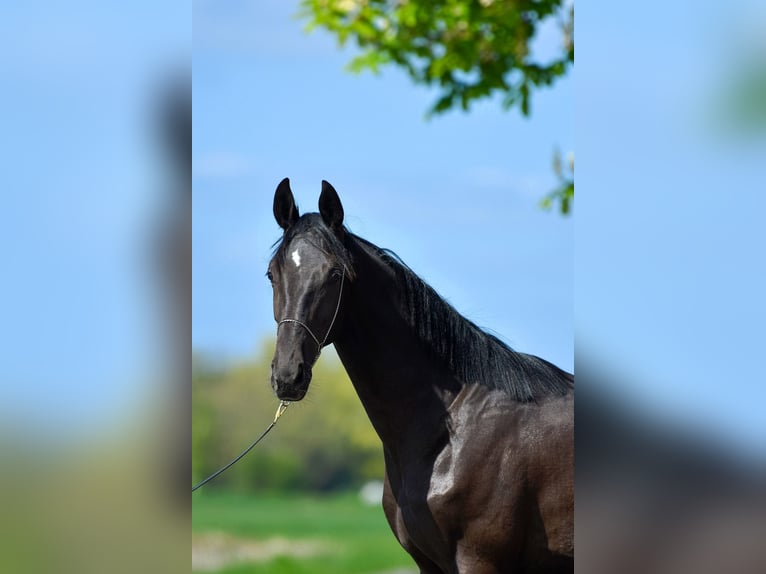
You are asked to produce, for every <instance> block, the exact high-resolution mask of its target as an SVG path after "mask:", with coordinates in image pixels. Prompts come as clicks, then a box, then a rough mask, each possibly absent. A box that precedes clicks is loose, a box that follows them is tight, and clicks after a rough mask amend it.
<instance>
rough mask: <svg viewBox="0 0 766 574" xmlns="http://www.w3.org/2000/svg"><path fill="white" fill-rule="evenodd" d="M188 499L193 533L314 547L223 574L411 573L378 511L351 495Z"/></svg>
mask: <svg viewBox="0 0 766 574" xmlns="http://www.w3.org/2000/svg"><path fill="white" fill-rule="evenodd" d="M201 494H202V495H201V496H196V495H195V497H194V499H193V505H192V532H193V533H194V534H195V535H200V534H204V533H212V532H216V533H221V532H222V533H225V534H227V535H230V536H233V537H236V538H237V539H246V540H252V541H264V540H268V539H274V538H287V539H290V540H295V541H297V542H307V541H308V542H312V543H319V544H321V545H322V546H323V547H325V548H326V549H327V551H326V552H323V553H321V554H317V555H313V556H308V557H304V556H291V555H289V554H288V555H285V554H281V555H279V556H277V557H274V558H272V559H269V560H267V561H258V562H241V563H231V564H229V565H227V566H225V567H224V568H223V569H221V570H218V571H217V572H220V573H226V574H234V573H236V574H261V573H263V574H265V573H269V574H327V573H333V574H363V573H368V572H369V573H378V572H386V571H392V570H397V569H404V570H411V571H413V572H414V571H415V567H414V563H413V562H412V559H411V558H410V557H409V556H408V555H407V554H406V553H405V552H404V550H402V548H401V547H400V546H399V544H398V542H397V541H396V539H395V538H394V536H393V534H392V533H391V530H390V529H389V527H388V523H387V522H386V519H385V517H384V516H383V509H382V508H381V507H380V506H366V505H364V504H363V503H362V502H361V501H360V500H359V498H358V497H357V496H356V494H344V495H335V496H327V497H313V496H306V495H295V496H289V495H279V496H275V495H268V496H267V495H263V496H245V495H235V494H219V493H201Z"/></svg>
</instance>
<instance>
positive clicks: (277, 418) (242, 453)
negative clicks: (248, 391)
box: [191, 401, 290, 492]
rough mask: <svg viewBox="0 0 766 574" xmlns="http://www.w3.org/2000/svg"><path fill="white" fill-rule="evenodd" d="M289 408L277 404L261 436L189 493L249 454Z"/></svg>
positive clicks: (282, 404)
mask: <svg viewBox="0 0 766 574" xmlns="http://www.w3.org/2000/svg"><path fill="white" fill-rule="evenodd" d="M289 406H290V403H288V402H287V401H282V402H281V403H279V406H278V407H277V413H276V414H275V415H274V420H273V421H271V424H270V425H269V426H268V427H266V430H265V431H263V433H262V434H261V436H259V437H258V438H257V439H255V440H254V441H253V442H252V443H251V444H250V446H249V447H247V448H246V449H245V450H243V451H242V452H241V453H239V455H237V458H235V459H234V460H232V461H231V462H230V463H229V464H227V465H226V466H224V467H222V468H220V469H218V470H216V471H215V472H214V473H213V474H211V475H210V476H208V477H207V478H206V479H205V480H203V481H202V482H199V483H197V484H196V485H195V486H192V490H191V491H192V492H194V491H195V490H197V489H198V488H199V487H201V486H204V485H205V484H207V483H208V482H210V481H211V480H213V479H214V478H215V477H216V476H218V475H219V474H222V473H223V472H225V471H226V470H228V469H229V468H230V467H232V466H234V464H235V463H237V462H238V461H239V460H240V459H241V458H242V457H243V456H245V455H246V454H247V453H248V452H250V451H251V450H252V449H253V447H254V446H255V445H257V444H258V443H259V442H261V439H262V438H263V437H265V436H266V435H267V434H269V431H270V430H271V429H273V428H274V426H275V425H276V424H277V421H278V420H279V417H281V416H282V413H284V412H285V411H286V410H287V407H289Z"/></svg>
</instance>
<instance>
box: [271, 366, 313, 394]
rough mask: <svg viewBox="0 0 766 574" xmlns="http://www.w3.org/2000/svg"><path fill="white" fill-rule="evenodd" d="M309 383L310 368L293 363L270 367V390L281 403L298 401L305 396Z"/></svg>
mask: <svg viewBox="0 0 766 574" xmlns="http://www.w3.org/2000/svg"><path fill="white" fill-rule="evenodd" d="M310 382H311V367H309V366H308V365H306V364H304V363H295V364H291V365H284V366H280V367H277V366H276V365H272V366H271V388H273V389H274V393H276V395H277V398H278V399H279V400H282V401H299V400H301V399H302V398H303V397H305V396H306V393H307V392H308V390H309V383H310Z"/></svg>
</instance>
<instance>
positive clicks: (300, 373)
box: [295, 363, 303, 382]
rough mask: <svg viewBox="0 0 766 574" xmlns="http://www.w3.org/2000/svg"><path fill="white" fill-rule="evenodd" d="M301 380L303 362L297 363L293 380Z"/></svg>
mask: <svg viewBox="0 0 766 574" xmlns="http://www.w3.org/2000/svg"><path fill="white" fill-rule="evenodd" d="M302 380H303V363H298V371H297V372H296V374H295V382H301V381H302Z"/></svg>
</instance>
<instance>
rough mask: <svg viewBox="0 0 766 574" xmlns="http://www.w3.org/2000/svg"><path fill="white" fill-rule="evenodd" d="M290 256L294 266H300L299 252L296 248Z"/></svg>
mask: <svg viewBox="0 0 766 574" xmlns="http://www.w3.org/2000/svg"><path fill="white" fill-rule="evenodd" d="M291 257H292V258H293V263H295V266H296V267H300V266H301V254H300V253H298V250H297V249H296V250H295V251H293V253H292V255H291Z"/></svg>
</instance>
